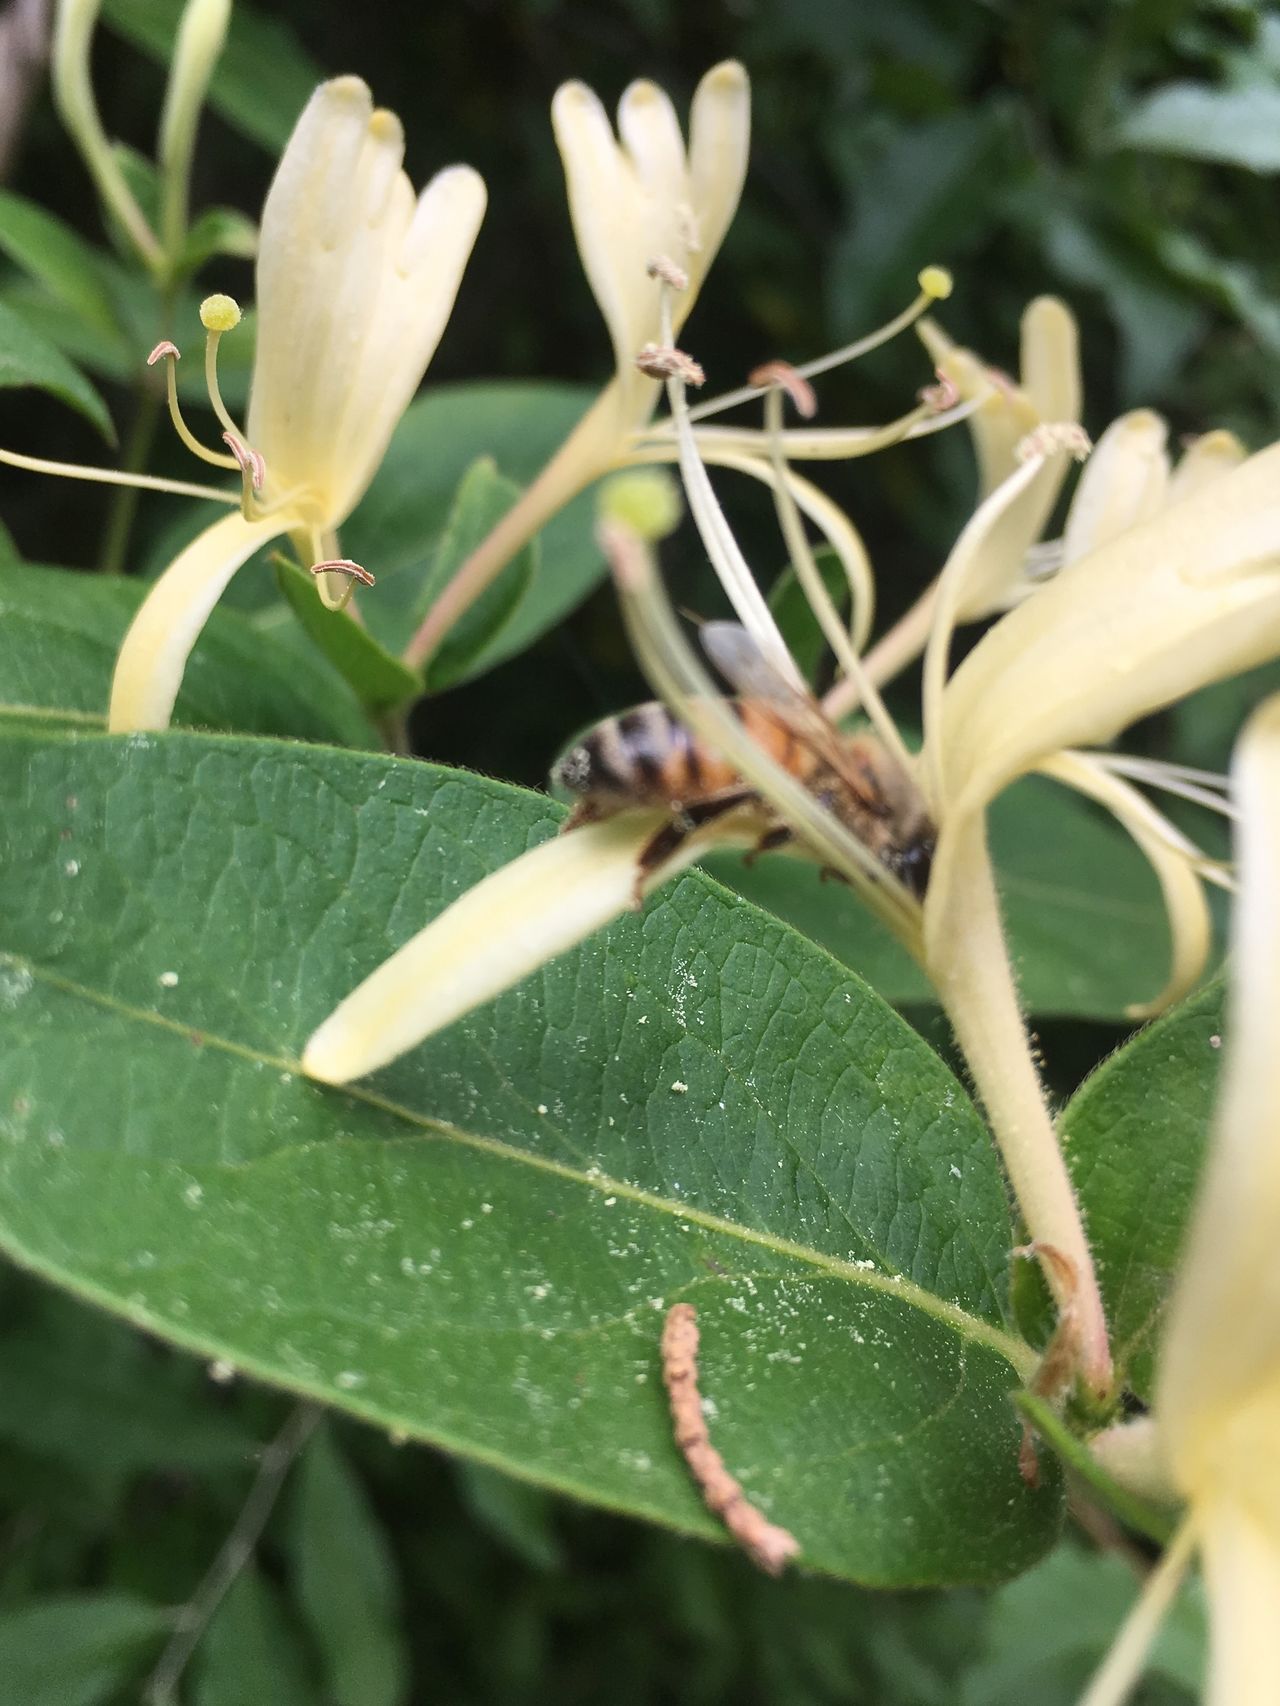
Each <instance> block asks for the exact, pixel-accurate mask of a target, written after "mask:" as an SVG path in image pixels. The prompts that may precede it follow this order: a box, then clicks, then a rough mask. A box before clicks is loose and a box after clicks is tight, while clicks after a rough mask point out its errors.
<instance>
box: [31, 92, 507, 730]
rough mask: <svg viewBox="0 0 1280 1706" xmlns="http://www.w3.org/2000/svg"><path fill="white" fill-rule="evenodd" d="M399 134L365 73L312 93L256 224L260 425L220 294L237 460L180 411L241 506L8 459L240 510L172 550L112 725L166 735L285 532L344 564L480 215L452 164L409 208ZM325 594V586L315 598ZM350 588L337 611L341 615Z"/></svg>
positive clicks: (211, 364)
mask: <svg viewBox="0 0 1280 1706" xmlns="http://www.w3.org/2000/svg"><path fill="white" fill-rule="evenodd" d="M403 153H404V135H403V132H402V130H401V127H400V121H399V119H397V118H396V116H395V114H394V113H390V112H386V111H384V110H382V109H378V110H375V109H374V106H373V102H372V100H371V98H370V94H369V90H368V89H367V88H366V87H365V85H364V83H362V82H361V81H360V79H359V78H358V77H338V78H335V79H334V80H333V81H332V82H330V83H324V84H322V85H321V86H320V87H319V88H318V89H317V90H316V92H315V94H314V95H313V96H312V97H311V100H310V101H309V102H308V104H307V106H306V108H305V110H304V111H303V113H302V116H301V117H300V118H299V120H298V123H297V125H296V127H295V129H294V132H293V135H292V136H291V137H290V139H289V143H288V146H287V147H286V149H285V151H284V155H283V156H282V158H281V160H280V164H279V167H278V168H277V171H276V175H275V178H274V181H273V182H272V185H271V188H270V190H269V192H268V195H267V199H266V204H265V206H264V208H263V212H262V229H261V238H260V244H259V250H258V263H257V308H258V341H257V350H256V357H255V361H254V368H253V379H252V387H251V393H250V402H249V419H248V423H247V426H246V428H245V429H244V430H241V429H240V428H238V427H237V426H236V424H235V422H234V421H232V419H231V417H230V416H229V415H228V414H227V412H226V409H225V407H224V406H223V403H222V399H221V396H220V395H219V392H218V388H217V377H216V348H217V340H218V338H219V337H220V336H221V335H223V334H224V333H225V332H227V331H229V330H230V329H231V328H232V327H233V326H234V325H235V323H236V321H237V320H238V319H239V310H238V308H237V307H236V305H235V303H234V302H232V301H231V299H230V298H229V297H211V298H209V299H208V301H207V302H206V303H205V305H204V309H203V310H202V318H203V320H204V322H205V325H206V327H207V329H208V330H209V334H210V347H209V351H208V355H207V360H206V370H207V372H208V375H209V379H210V395H211V401H212V403H213V405H214V408H215V410H216V412H217V413H218V416H219V419H220V421H221V423H222V425H223V426H224V427H225V428H226V429H227V430H226V435H224V436H226V438H227V443H228V444H229V445H230V447H231V448H230V452H222V451H214V450H209V449H206V448H205V447H203V446H202V445H200V444H199V442H198V441H197V440H196V439H195V438H194V437H193V435H192V434H191V433H190V432H189V431H188V429H187V428H186V425H185V423H184V422H183V421H182V420H181V417H180V415H179V414H178V412H177V403H176V390H175V387H174V385H173V375H172V363H173V361H174V360H176V358H177V352H176V350H174V349H173V346H172V345H161V346H160V347H159V349H158V350H157V352H155V354H154V355H153V360H154V359H157V358H158V357H159V355H160V354H162V353H163V352H165V351H167V352H168V355H167V359H168V360H169V363H170V402H171V407H172V408H173V410H174V413H175V421H176V424H177V425H178V429H179V431H180V433H181V434H182V436H183V439H184V442H185V443H186V444H187V445H188V447H189V448H191V449H192V450H194V451H195V452H196V454H198V455H200V456H201V457H202V458H203V459H204V460H205V461H207V462H211V463H213V464H215V465H216V466H219V467H224V468H229V469H232V470H236V469H238V470H240V471H241V472H242V474H243V487H244V490H243V498H242V499H238V498H236V497H232V496H230V495H229V494H227V493H224V492H219V491H216V490H211V489H209V488H205V487H199V486H189V485H187V484H185V483H184V482H172V481H164V480H158V479H149V478H146V477H141V476H132V475H126V474H115V473H113V472H112V471H110V470H101V469H82V468H77V467H74V466H72V465H69V464H61V463H49V462H43V461H38V460H36V459H34V458H30V457H22V456H19V455H16V454H14V453H12V452H7V451H6V452H0V460H4V461H7V462H11V463H14V464H15V465H17V466H19V467H25V468H33V469H36V470H40V471H44V472H51V473H59V474H66V475H71V476H73V477H80V478H86V479H96V480H106V481H108V482H110V483H117V484H126V485H138V486H142V487H144V488H150V489H156V488H158V489H161V490H169V491H177V492H181V493H190V494H193V495H197V496H203V497H210V498H213V499H215V500H218V501H221V502H228V503H232V504H238V505H240V506H241V513H237V514H234V515H230V516H227V517H225V518H224V519H223V520H221V521H217V522H215V523H214V524H213V525H212V526H211V527H209V528H208V529H207V530H206V531H205V532H203V533H201V534H200V535H199V536H198V538H196V539H195V540H193V542H192V543H191V544H190V545H188V546H187V547H186V549H185V550H184V551H182V552H180V553H179V554H178V556H177V557H176V558H175V559H174V561H173V562H172V563H171V564H170V565H169V567H168V568H167V569H166V570H165V571H164V573H163V574H162V575H161V576H160V578H159V579H158V580H157V582H156V584H155V586H154V587H153V589H152V591H151V592H150V594H149V595H148V597H147V598H146V600H145V602H144V603H143V605H142V607H141V609H140V610H139V611H138V614H137V616H136V617H135V619H134V621H133V624H132V626H131V627H130V629H129V632H128V633H127V634H126V636H125V639H124V644H123V646H122V647H121V651H120V655H119V658H118V660H117V663H116V671H115V678H114V681H113V683H112V689H111V707H110V714H109V726H110V727H111V728H112V729H113V730H129V729H150V728H164V727H165V726H166V725H167V723H168V721H169V717H170V714H171V712H172V710H173V703H174V700H175V698H176V696H177V693H178V689H179V687H180V686H181V683H182V676H183V671H184V669H185V667H186V662H187V658H188V656H189V654H190V652H191V648H192V646H193V645H194V644H195V642H196V639H197V637H198V636H199V633H200V630H201V629H202V628H203V626H204V624H205V622H206V621H207V620H208V617H209V614H210V612H211V610H212V609H213V607H214V605H215V604H216V603H217V601H218V599H219V598H220V597H221V596H222V593H223V591H224V590H225V588H226V586H227V583H228V582H229V581H230V579H231V577H232V576H233V575H234V574H235V572H236V570H237V569H239V568H240V566H241V565H242V564H243V563H244V562H246V561H247V559H248V558H249V557H251V556H252V555H253V554H254V552H255V551H257V550H259V549H260V548H261V547H262V546H263V545H265V544H267V543H268V542H269V541H270V540H272V539H275V538H277V537H279V536H280V535H282V534H289V535H290V536H291V537H292V539H293V542H294V546H295V549H296V550H297V552H298V554H299V555H300V556H301V557H302V559H303V560H304V561H305V562H307V563H319V562H322V561H328V560H332V559H335V558H337V557H338V556H339V549H338V542H337V529H338V528H339V527H340V526H341V524H342V523H343V522H344V521H345V520H346V518H347V516H348V515H349V514H350V513H351V510H352V509H353V508H354V507H355V505H356V503H358V502H359V500H360V498H361V496H362V495H363V493H364V491H365V489H366V487H367V486H368V484H369V481H370V480H371V479H372V477H373V475H374V473H375V472H376V470H377V467H378V464H379V463H380V462H381V460H382V457H383V454H384V452H385V451H386V448H387V444H388V441H389V440H390V438H391V434H392V432H393V431H394V430H395V427H396V424H397V422H398V421H399V419H400V416H401V415H402V414H403V413H404V410H405V407H406V406H407V404H408V402H409V400H410V398H411V397H412V396H413V394H414V392H415V391H416V390H417V387H418V384H419V382H420V381H421V379H422V375H423V373H424V371H425V370H426V367H427V363H428V362H429V361H430V360H431V357H432V355H433V354H434V353H435V348H436V345H437V344H438V342H439V341H440V336H441V333H442V332H443V331H444V327H445V324H446V322H447V320H448V318H449V314H450V312H451V310H452V308H453V302H454V298H455V296H456V295H457V291H458V286H459V283H460V281H461V278H462V272H463V269H464V267H465V266H466V263H467V259H468V257H469V255H470V253H471V247H472V244H473V243H474V241H475V236H476V232H477V230H478V228H479V224H480V220H481V218H482V216H483V213H484V205H485V190H484V184H483V183H482V181H481V179H480V178H479V176H478V175H477V174H476V173H475V172H474V171H472V169H471V168H470V167H469V166H451V167H448V168H447V169H446V170H445V171H442V172H440V173H438V174H437V175H436V177H434V178H433V179H432V180H431V182H430V183H429V184H428V185H427V187H426V189H425V190H423V192H422V194H421V195H420V196H418V197H417V198H416V199H415V196H414V193H413V189H412V187H411V185H410V183H409V180H408V178H407V177H406V176H405V174H404V172H403V171H402V170H401V164H400V163H401V160H402V158H403ZM321 591H322V594H323V593H324V592H325V591H326V589H325V588H324V586H323V585H322V587H321ZM349 591H350V583H349V582H347V583H345V584H344V585H343V586H342V588H341V590H340V591H339V592H337V593H335V594H332V595H330V597H329V598H327V600H326V601H327V602H341V600H342V598H343V597H344V596H345V594H347V593H349Z"/></svg>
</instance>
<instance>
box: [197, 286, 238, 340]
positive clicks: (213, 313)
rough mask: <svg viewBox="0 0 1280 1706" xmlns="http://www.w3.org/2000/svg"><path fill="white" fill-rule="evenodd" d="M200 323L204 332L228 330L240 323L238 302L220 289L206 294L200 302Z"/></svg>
mask: <svg viewBox="0 0 1280 1706" xmlns="http://www.w3.org/2000/svg"><path fill="white" fill-rule="evenodd" d="M200 324H201V325H202V326H203V327H204V329H205V331H206V332H229V331H231V330H232V329H233V328H234V327H236V326H238V325H239V324H240V304H239V303H238V302H237V301H236V299H235V297H234V296H224V295H223V294H222V293H221V291H218V292H215V294H214V295H213V296H206V297H205V299H204V301H203V302H202V303H201V304H200Z"/></svg>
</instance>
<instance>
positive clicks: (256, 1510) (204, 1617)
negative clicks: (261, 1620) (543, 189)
mask: <svg viewBox="0 0 1280 1706" xmlns="http://www.w3.org/2000/svg"><path fill="white" fill-rule="evenodd" d="M322 1414H323V1411H322V1410H321V1407H320V1405H318V1404H299V1405H297V1406H296V1407H295V1408H294V1409H293V1410H292V1411H291V1412H290V1414H289V1418H288V1420H287V1421H286V1422H285V1424H284V1426H283V1427H282V1428H281V1429H280V1432H279V1433H278V1434H277V1435H276V1437H275V1438H274V1439H273V1440H272V1441H271V1443H270V1445H268V1446H267V1447H266V1449H265V1450H264V1451H263V1453H262V1460H261V1462H260V1463H259V1465H258V1473H257V1475H256V1477H255V1478H254V1483H253V1486H252V1487H250V1489H249V1496H248V1498H247V1499H246V1500H245V1502H244V1504H243V1506H242V1507H241V1510H240V1515H239V1516H238V1517H237V1518H236V1521H235V1526H234V1527H233V1528H232V1530H231V1532H230V1534H228V1536H227V1538H226V1540H224V1541H223V1543H222V1547H221V1550H220V1551H219V1553H218V1555H217V1557H216V1558H215V1559H214V1560H213V1563H212V1564H211V1565H210V1566H209V1568H208V1570H207V1571H206V1573H205V1576H204V1578H203V1580H202V1581H201V1582H200V1584H199V1586H198V1587H197V1588H196V1591H195V1593H193V1594H192V1596H191V1598H190V1600H189V1601H188V1602H187V1604H186V1605H185V1606H184V1607H183V1608H182V1610H181V1612H180V1613H179V1616H178V1626H177V1628H176V1629H175V1630H174V1632H173V1635H172V1636H171V1638H170V1640H169V1644H168V1646H167V1647H166V1648H165V1650H164V1652H163V1653H161V1655H160V1662H159V1663H158V1664H157V1665H156V1668H155V1669H154V1670H153V1671H152V1673H151V1677H150V1679H149V1681H148V1683H147V1686H146V1690H145V1692H144V1695H143V1699H144V1700H145V1702H146V1706H175V1702H176V1700H177V1693H176V1690H177V1686H178V1683H179V1681H180V1680H181V1678H182V1673H183V1671H184V1670H185V1669H186V1667H187V1662H188V1660H189V1659H190V1658H191V1655H192V1653H194V1652H195V1650H196V1647H197V1646H198V1645H199V1643H200V1639H201V1637H202V1636H203V1634H204V1632H205V1630H206V1629H207V1628H208V1627H209V1624H210V1623H211V1622H212V1621H213V1617H214V1613H215V1612H216V1611H217V1609H218V1607H219V1606H220V1605H221V1604H222V1601H223V1600H224V1599H225V1598H226V1595H227V1592H228V1590H229V1589H230V1588H231V1587H232V1585H233V1584H234V1582H235V1580H236V1577H237V1576H238V1575H239V1574H240V1572H241V1570H243V1569H244V1567H245V1565H246V1564H247V1563H248V1562H249V1559H250V1558H251V1557H252V1555H253V1549H254V1547H255V1546H256V1545H257V1544H258V1541H259V1540H260V1539H261V1537H262V1531H263V1529H264V1528H265V1527H266V1526H267V1521H268V1519H269V1517H270V1515H271V1513H272V1511H273V1510H274V1509H275V1504H276V1500H277V1499H278V1498H279V1496H280V1489H281V1488H282V1487H283V1486H284V1482H285V1477H286V1476H287V1475H288V1473H289V1471H290V1469H291V1468H292V1467H293V1465H294V1463H295V1461H296V1460H297V1457H298V1454H299V1452H300V1451H301V1450H302V1448H303V1446H304V1445H306V1443H307V1441H308V1439H310V1437H311V1434H312V1432H313V1431H314V1429H315V1426H316V1423H317V1422H318V1421H319V1420H320V1417H321V1415H322Z"/></svg>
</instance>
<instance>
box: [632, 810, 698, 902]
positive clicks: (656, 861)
mask: <svg viewBox="0 0 1280 1706" xmlns="http://www.w3.org/2000/svg"><path fill="white" fill-rule="evenodd" d="M696 827H697V826H696V825H695V824H692V823H690V822H689V821H688V819H687V818H684V817H678V818H672V820H671V822H670V823H664V824H663V826H662V828H661V829H659V830H656V831H655V832H654V834H653V835H651V836H650V837H649V839H648V841H646V842H645V844H644V846H643V847H642V848H641V849H640V856H639V858H638V859H637V860H636V886H635V899H634V902H633V904H634V906H635V908H636V911H637V912H638V911H639V910H640V908H641V907H642V906H643V905H644V885H645V883H646V881H647V880H648V878H650V877H651V876H652V875H653V873H654V872H655V871H656V870H658V869H659V868H660V867H661V866H663V865H665V864H666V862H667V860H668V859H670V857H671V856H672V854H673V853H676V852H678V851H679V849H680V847H681V846H682V844H683V843H684V842H685V841H687V840H688V838H689V836H690V835H692V833H693V831H694V829H695V828H696Z"/></svg>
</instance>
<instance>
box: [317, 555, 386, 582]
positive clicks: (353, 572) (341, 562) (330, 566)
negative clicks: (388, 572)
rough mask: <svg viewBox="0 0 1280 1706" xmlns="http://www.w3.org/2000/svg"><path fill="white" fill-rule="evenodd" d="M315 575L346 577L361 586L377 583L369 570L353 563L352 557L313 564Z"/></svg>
mask: <svg viewBox="0 0 1280 1706" xmlns="http://www.w3.org/2000/svg"><path fill="white" fill-rule="evenodd" d="M311 573H312V574H313V575H329V574H334V575H346V576H347V578H348V580H353V581H359V582H360V585H361V586H374V585H375V584H376V582H375V581H374V578H373V576H372V575H371V574H370V573H369V571H368V569H366V568H363V567H362V566H361V565H360V564H359V563H353V562H352V561H351V558H350V557H330V558H328V559H327V560H326V561H325V562H323V563H312V565H311Z"/></svg>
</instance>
